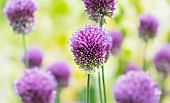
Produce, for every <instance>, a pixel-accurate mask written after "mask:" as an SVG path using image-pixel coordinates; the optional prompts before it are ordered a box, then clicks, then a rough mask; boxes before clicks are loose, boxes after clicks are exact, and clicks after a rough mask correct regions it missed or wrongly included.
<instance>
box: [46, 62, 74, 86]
mask: <svg viewBox="0 0 170 103" xmlns="http://www.w3.org/2000/svg"><path fill="white" fill-rule="evenodd" d="M47 71H49V72H51V73H52V74H53V75H54V77H55V80H56V81H57V82H58V88H63V87H67V86H68V85H69V81H70V76H71V67H70V65H69V64H68V63H67V62H66V61H57V62H55V63H53V64H51V65H49V66H48V67H47Z"/></svg>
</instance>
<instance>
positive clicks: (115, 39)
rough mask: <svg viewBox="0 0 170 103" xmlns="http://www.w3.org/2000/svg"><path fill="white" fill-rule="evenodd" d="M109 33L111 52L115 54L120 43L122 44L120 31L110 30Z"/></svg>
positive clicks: (118, 49)
mask: <svg viewBox="0 0 170 103" xmlns="http://www.w3.org/2000/svg"><path fill="white" fill-rule="evenodd" d="M110 35H111V37H112V43H111V53H112V54H113V55H116V54H118V53H119V51H120V48H121V45H122V40H123V37H122V33H121V32H118V31H115V32H110Z"/></svg>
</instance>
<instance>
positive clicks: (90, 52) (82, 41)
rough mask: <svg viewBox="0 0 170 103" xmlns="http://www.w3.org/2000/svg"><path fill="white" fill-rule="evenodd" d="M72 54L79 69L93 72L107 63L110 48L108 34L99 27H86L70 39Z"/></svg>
mask: <svg viewBox="0 0 170 103" xmlns="http://www.w3.org/2000/svg"><path fill="white" fill-rule="evenodd" d="M69 44H70V47H71V52H72V53H73V55H74V61H75V63H76V64H77V65H79V67H80V68H81V69H83V70H86V71H91V70H93V69H94V68H96V67H99V66H101V65H102V64H103V63H104V61H105V56H106V52H107V51H106V48H107V46H108V39H107V34H106V32H105V31H104V30H102V29H101V28H100V27H98V26H85V27H83V28H81V29H79V30H78V31H77V32H75V33H74V34H73V35H72V37H71V39H70V42H69Z"/></svg>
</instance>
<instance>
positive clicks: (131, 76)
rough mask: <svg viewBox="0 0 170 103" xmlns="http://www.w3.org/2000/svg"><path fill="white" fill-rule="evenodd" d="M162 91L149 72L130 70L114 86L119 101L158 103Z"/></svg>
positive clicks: (126, 102)
mask: <svg viewBox="0 0 170 103" xmlns="http://www.w3.org/2000/svg"><path fill="white" fill-rule="evenodd" d="M160 95H161V91H160V90H159V88H158V85H157V83H156V82H155V81H154V80H153V79H152V78H151V77H150V75H149V74H148V73H145V72H143V71H129V72H127V73H126V74H124V75H122V76H120V77H119V79H118V80H117V81H116V83H115V86H114V97H115V99H116V102H117V103H158V102H159V97H160Z"/></svg>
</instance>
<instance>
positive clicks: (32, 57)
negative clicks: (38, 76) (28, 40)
mask: <svg viewBox="0 0 170 103" xmlns="http://www.w3.org/2000/svg"><path fill="white" fill-rule="evenodd" d="M26 53H27V54H26V55H24V54H23V55H22V61H23V63H25V62H26V61H25V60H26V56H27V59H28V64H29V68H34V67H40V66H41V63H42V59H43V52H42V51H41V49H39V48H36V47H32V48H28V50H27V52H26Z"/></svg>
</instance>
